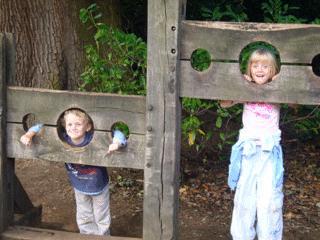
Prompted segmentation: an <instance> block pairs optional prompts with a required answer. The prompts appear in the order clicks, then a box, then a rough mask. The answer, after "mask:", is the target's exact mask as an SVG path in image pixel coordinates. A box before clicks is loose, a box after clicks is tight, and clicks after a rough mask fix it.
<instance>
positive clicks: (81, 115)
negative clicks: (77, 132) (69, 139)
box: [61, 108, 92, 127]
mask: <svg viewBox="0 0 320 240" xmlns="http://www.w3.org/2000/svg"><path fill="white" fill-rule="evenodd" d="M69 114H73V115H75V116H77V117H79V118H81V119H83V120H84V121H85V123H86V124H89V125H90V126H91V127H92V121H91V118H90V117H89V115H88V114H87V113H86V112H84V111H82V110H80V109H76V108H73V109H69V110H66V111H65V112H64V114H63V118H62V119H61V120H62V126H63V127H65V126H66V116H67V115H69Z"/></svg>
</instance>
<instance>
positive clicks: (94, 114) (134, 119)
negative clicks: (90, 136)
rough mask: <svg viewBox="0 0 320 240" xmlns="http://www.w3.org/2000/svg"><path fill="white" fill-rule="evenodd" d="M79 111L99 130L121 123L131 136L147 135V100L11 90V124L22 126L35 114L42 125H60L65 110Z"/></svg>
mask: <svg viewBox="0 0 320 240" xmlns="http://www.w3.org/2000/svg"><path fill="white" fill-rule="evenodd" d="M75 107H76V108H80V109H82V110H84V111H86V112H87V113H88V114H89V115H90V117H91V118H92V120H93V122H94V127H95V129H98V130H110V128H111V126H112V125H113V124H114V123H115V122H120V121H121V122H125V123H126V124H127V125H128V127H129V130H130V132H131V133H138V134H144V133H145V97H143V96H127V95H116V94H106V93H87V92H85V93H84V92H75V91H56V90H48V89H37V88H21V87H8V118H7V121H8V122H22V119H23V117H24V116H25V115H26V114H28V113H33V114H35V116H36V119H37V121H38V122H42V123H45V124H48V125H56V124H57V121H58V118H59V117H60V115H61V114H62V113H63V112H64V111H65V110H67V109H69V108H75Z"/></svg>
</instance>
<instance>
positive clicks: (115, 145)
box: [107, 142, 120, 154]
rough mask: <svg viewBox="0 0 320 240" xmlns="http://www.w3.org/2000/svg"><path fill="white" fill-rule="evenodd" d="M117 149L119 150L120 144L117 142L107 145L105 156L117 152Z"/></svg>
mask: <svg viewBox="0 0 320 240" xmlns="http://www.w3.org/2000/svg"><path fill="white" fill-rule="evenodd" d="M119 148H120V143H118V142H115V143H111V144H110V145H109V148H108V151H107V154H110V153H112V152H114V151H117V150H118V149H119Z"/></svg>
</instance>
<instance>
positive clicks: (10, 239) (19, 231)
mask: <svg viewBox="0 0 320 240" xmlns="http://www.w3.org/2000/svg"><path fill="white" fill-rule="evenodd" d="M1 239H2V240H102V239H104V240H141V239H140V238H127V237H111V236H110V237H106V236H96V235H85V234H79V233H72V232H63V231H55V230H49V229H42V228H31V227H22V226H14V227H9V228H8V230H7V231H5V232H4V233H2V234H1Z"/></svg>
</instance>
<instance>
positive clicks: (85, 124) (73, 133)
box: [63, 109, 92, 144]
mask: <svg viewBox="0 0 320 240" xmlns="http://www.w3.org/2000/svg"><path fill="white" fill-rule="evenodd" d="M63 126H64V128H65V130H66V133H67V135H68V136H69V137H70V139H71V141H72V142H73V143H75V144H79V143H81V142H82V141H83V139H84V137H85V134H86V132H89V131H90V130H91V129H92V123H91V119H90V117H89V116H88V115H87V114H86V113H85V112H83V111H81V110H79V109H70V110H67V111H65V112H64V115H63Z"/></svg>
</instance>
